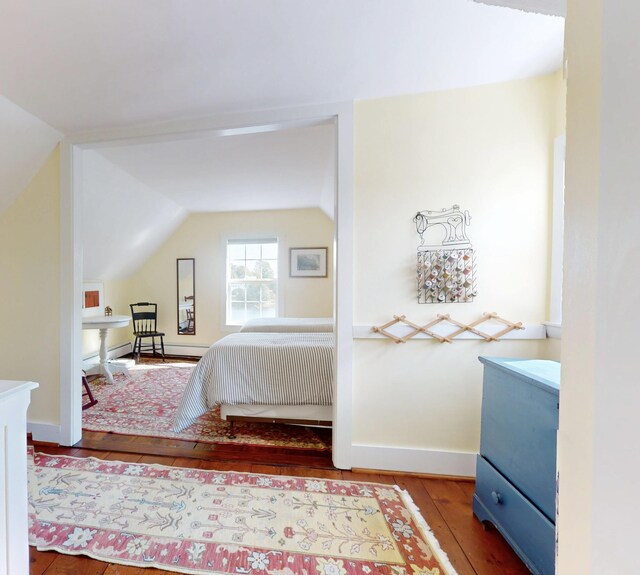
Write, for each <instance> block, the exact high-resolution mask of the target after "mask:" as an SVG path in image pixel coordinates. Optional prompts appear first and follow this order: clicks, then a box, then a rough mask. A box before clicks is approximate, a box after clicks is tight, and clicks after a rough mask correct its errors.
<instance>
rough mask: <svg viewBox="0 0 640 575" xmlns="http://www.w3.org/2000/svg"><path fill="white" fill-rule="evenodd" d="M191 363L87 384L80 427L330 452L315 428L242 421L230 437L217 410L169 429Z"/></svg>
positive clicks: (149, 366) (142, 367) (146, 367)
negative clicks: (88, 400)
mask: <svg viewBox="0 0 640 575" xmlns="http://www.w3.org/2000/svg"><path fill="white" fill-rule="evenodd" d="M194 365H195V364H193V363H184V362H182V363H180V362H176V363H170V362H166V363H150V362H143V363H140V364H137V365H136V366H135V367H133V368H131V369H129V373H130V375H129V377H127V376H125V375H123V374H117V375H114V381H115V383H114V384H109V383H107V382H106V380H105V379H104V378H98V379H94V380H92V381H91V382H90V384H89V385H90V387H91V391H92V392H93V394H94V396H95V398H96V399H97V400H98V403H97V404H96V405H94V406H93V407H91V408H89V409H87V410H85V411H83V413H82V428H83V429H86V430H87V431H102V432H109V433H119V434H124V435H145V436H150V437H164V438H170V439H180V440H185V441H199V442H203V443H237V444H243V445H262V446H274V447H287V448H300V449H318V450H328V449H331V445H330V438H329V436H328V434H327V433H321V432H316V431H315V430H314V429H313V428H308V427H299V426H291V425H278V424H267V423H240V422H237V423H236V424H235V427H234V434H235V438H234V439H230V438H229V437H228V434H229V424H228V423H227V422H226V421H224V420H223V419H221V417H220V410H219V409H218V408H216V409H214V410H213V411H211V412H210V413H205V414H204V415H202V416H200V417H199V418H198V419H197V420H196V422H195V423H194V424H193V425H191V426H190V427H188V428H187V429H185V430H183V431H182V432H180V433H175V432H174V431H173V430H172V426H173V418H174V415H175V413H176V411H177V409H178V405H179V403H180V398H181V397H182V394H183V393H184V390H185V388H186V386H187V381H188V380H189V376H190V375H191V371H192V370H193V367H194Z"/></svg>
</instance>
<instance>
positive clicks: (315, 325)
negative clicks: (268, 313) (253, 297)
mask: <svg viewBox="0 0 640 575" xmlns="http://www.w3.org/2000/svg"><path fill="white" fill-rule="evenodd" d="M240 331H241V332H243V333H247V332H271V333H331V332H333V318H332V317H262V318H259V319H252V320H249V321H248V322H246V323H245V324H244V325H243V326H242V327H241V328H240Z"/></svg>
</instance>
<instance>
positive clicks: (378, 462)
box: [351, 445, 477, 477]
mask: <svg viewBox="0 0 640 575" xmlns="http://www.w3.org/2000/svg"><path fill="white" fill-rule="evenodd" d="M476 455H477V454H476V453H467V452H462V451H436V450H433V449H417V448H410V447H383V446H378V445H354V446H353V447H352V449H351V464H352V466H353V467H357V468H361V469H379V470H380V471H404V472H407V473H428V474H432V475H453V476H458V477H475V476H476Z"/></svg>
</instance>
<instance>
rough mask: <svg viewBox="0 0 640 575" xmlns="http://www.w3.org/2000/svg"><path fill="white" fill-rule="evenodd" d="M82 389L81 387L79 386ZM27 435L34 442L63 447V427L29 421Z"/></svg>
mask: <svg viewBox="0 0 640 575" xmlns="http://www.w3.org/2000/svg"><path fill="white" fill-rule="evenodd" d="M78 387H80V386H78ZM27 433H30V434H31V437H32V439H33V440H34V441H42V442H45V443H55V444H56V445H62V443H61V441H60V435H61V426H60V425H56V424H55V423H39V422H37V421H27Z"/></svg>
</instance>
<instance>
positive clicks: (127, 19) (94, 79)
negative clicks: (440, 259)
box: [0, 0, 564, 279]
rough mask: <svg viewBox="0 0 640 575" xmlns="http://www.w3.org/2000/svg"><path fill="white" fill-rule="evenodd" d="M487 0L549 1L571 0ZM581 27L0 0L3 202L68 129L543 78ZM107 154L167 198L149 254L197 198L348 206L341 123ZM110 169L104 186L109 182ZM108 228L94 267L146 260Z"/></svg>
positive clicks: (531, 20) (290, 0) (376, 3)
mask: <svg viewBox="0 0 640 575" xmlns="http://www.w3.org/2000/svg"><path fill="white" fill-rule="evenodd" d="M486 1H487V2H488V3H490V4H491V3H495V4H510V5H514V6H515V5H518V6H517V7H521V8H525V9H527V8H530V6H529V5H531V4H537V5H540V6H542V5H543V4H544V6H542V11H547V12H549V11H550V9H549V6H550V5H551V4H554V3H557V2H561V1H562V0H494V1H492V0H486ZM534 9H535V8H534ZM563 33H564V20H563V19H562V18H557V17H553V16H546V15H541V14H534V13H526V12H523V11H520V10H509V9H504V8H498V7H496V6H488V5H483V4H481V3H477V2H475V1H473V0H325V1H323V2H318V1H317V0H182V1H180V0H135V1H134V2H132V1H131V0H109V1H108V2H105V1H104V0H56V1H55V2H52V1H50V0H20V1H16V0H0V212H1V211H2V209H3V207H5V206H7V205H9V204H10V203H11V202H12V201H13V199H14V198H15V197H17V195H18V194H19V192H20V191H21V190H22V189H23V188H24V186H25V185H26V183H27V182H28V181H29V180H30V179H31V178H32V177H33V175H35V173H37V170H38V169H39V167H40V166H41V165H42V162H43V161H44V159H45V158H46V156H47V154H48V153H49V152H50V150H51V149H52V148H53V146H54V145H55V143H56V142H57V141H58V140H59V139H60V138H61V136H62V134H71V133H78V132H86V131H92V130H98V129H109V128H116V127H127V126H136V125H142V124H147V123H152V122H162V121H166V120H177V119H181V118H197V117H201V116H207V115H219V114H224V113H231V112H242V111H249V110H256V109H270V108H278V107H294V106H302V105H305V104H319V103H326V102H336V101H353V100H359V99H371V98H380V97H386V96H393V95H399V94H409V93H421V92H429V91H434V90H445V89H455V88H463V87H468V86H475V85H480V84H488V83H494V82H502V81H508V80H513V79H517V78H524V77H531V76H536V75H541V74H545V73H549V72H552V71H554V70H557V69H559V68H560V67H561V64H562V54H563ZM99 153H100V156H96V158H94V159H95V162H94V163H95V164H99V165H100V170H101V171H100V172H99V173H101V174H102V175H103V176H104V181H105V182H107V181H111V182H126V186H125V185H123V189H127V190H129V191H130V192H131V193H136V194H139V195H140V198H139V199H140V202H141V203H144V202H149V201H150V200H149V198H150V196H149V194H155V195H156V197H157V203H158V206H157V207H158V210H157V214H156V215H157V218H156V224H157V225H155V226H154V229H155V230H156V231H153V230H152V229H151V228H149V230H147V231H146V232H144V233H142V231H141V232H140V234H138V236H136V239H135V242H136V245H138V247H139V249H137V251H136V254H133V252H131V253H130V254H129V253H128V255H127V257H128V258H129V257H130V258H131V259H132V261H133V260H135V261H138V262H139V261H142V259H143V258H144V257H146V256H145V254H148V253H150V252H149V250H150V249H152V248H153V246H154V245H156V246H157V245H159V243H158V242H161V241H163V240H162V238H163V237H164V236H163V234H165V232H166V231H167V230H171V229H175V227H176V226H177V225H179V223H180V222H181V221H182V220H183V219H184V218H185V217H186V214H187V213H188V212H189V211H199V210H206V211H211V210H216V211H218V210H237V209H264V208H267V207H269V208H274V207H276V208H281V207H308V206H310V205H315V206H319V207H321V208H322V209H323V210H324V211H325V212H326V213H327V214H329V215H331V213H332V201H333V185H334V182H333V170H334V166H333V161H334V148H333V138H332V136H331V135H330V128H328V127H326V126H325V127H316V128H306V129H299V130H293V131H290V132H284V133H270V134H253V135H250V136H249V135H247V136H234V137H228V138H220V139H215V140H214V139H206V138H205V139H198V140H182V141H176V142H171V143H164V144H159V143H158V144H145V145H140V146H133V147H131V146H127V147H126V148H104V149H101V150H100V152H99ZM285 175H286V177H285ZM98 180H99V178H97V177H95V178H94V180H93V184H92V185H93V188H92V186H91V185H89V186H88V187H87V189H93V190H94V193H95V194H98V195H99V194H107V195H108V193H109V192H108V191H107V190H106V188H105V186H104V182H103V183H102V184H101V183H100V182H99V181H98ZM132 190H135V192H133V191H132ZM267 198H268V202H267ZM123 201H124V200H123ZM125 203H126V202H125ZM267 203H268V205H267ZM119 205H120V203H119V202H115V201H111V202H103V201H102V200H100V198H98V197H93V198H87V209H88V210H89V212H88V213H87V214H86V215H87V216H88V217H89V218H91V216H92V210H94V209H98V210H102V212H101V217H102V219H103V220H104V221H106V222H107V223H108V222H109V220H110V217H111V216H110V215H109V211H108V210H110V209H111V210H117V209H118V206H119ZM131 205H133V203H131ZM131 214H133V208H132V209H131ZM89 221H92V220H91V219H89ZM159 227H162V228H163V230H160V231H158V228H159ZM103 228H104V230H103V231H102V232H99V233H98V230H97V228H92V229H91V234H92V237H94V238H98V237H102V236H101V234H106V233H107V232H108V230H109V226H108V225H106V226H103ZM87 233H89V231H87ZM123 237H124V236H123ZM100 241H102V242H103V243H104V242H105V241H107V240H105V239H104V238H103V239H102V240H96V241H95V242H93V244H92V245H93V247H92V246H91V245H89V244H87V245H86V246H85V247H86V248H87V249H88V250H89V251H91V250H93V249H94V248H95V250H97V251H96V253H98V252H99V258H97V259H100V261H101V264H100V265H99V266H97V267H96V268H95V269H94V270H93V271H92V273H94V274H95V275H96V277H95V278H94V279H97V278H98V277H104V278H105V279H108V277H120V276H122V275H123V274H125V273H127V270H130V269H132V268H131V265H132V264H130V262H125V261H121V262H119V264H118V265H117V266H115V267H110V266H112V264H113V261H114V259H113V257H112V256H110V255H109V254H108V253H106V252H105V249H104V246H102V245H101V244H100ZM137 242H141V243H140V244H138V243H137ZM142 244H144V245H142ZM86 255H87V254H85V256H86ZM93 255H95V254H93ZM93 255H91V256H90V257H89V258H88V259H89V260H91V261H93V259H94V258H93ZM134 255H135V257H134ZM110 257H111V261H109V258H110ZM85 261H87V258H86V257H85ZM96 261H97V260H96Z"/></svg>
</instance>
